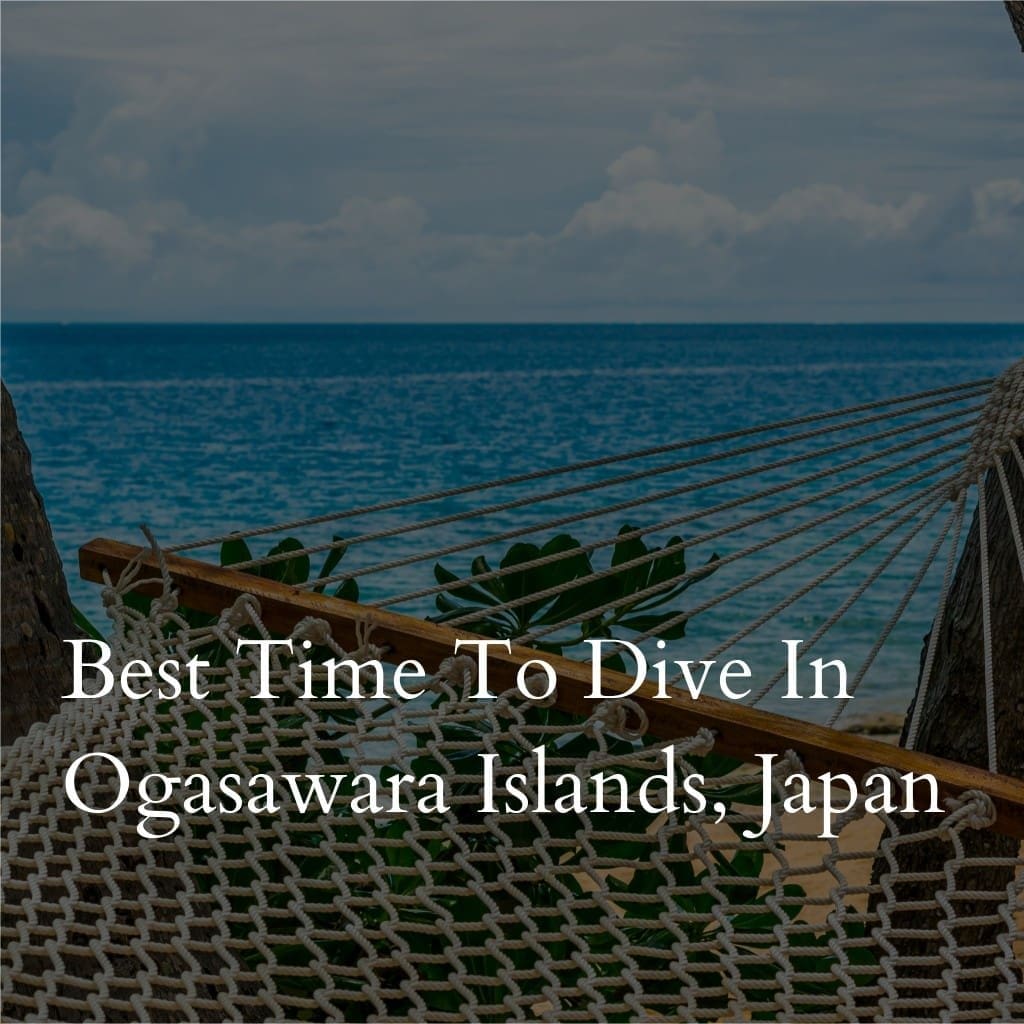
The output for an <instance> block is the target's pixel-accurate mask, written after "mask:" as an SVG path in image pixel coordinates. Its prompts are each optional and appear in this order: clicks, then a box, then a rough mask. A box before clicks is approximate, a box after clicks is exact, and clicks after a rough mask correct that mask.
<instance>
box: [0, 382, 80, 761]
mask: <svg viewBox="0 0 1024 1024" xmlns="http://www.w3.org/2000/svg"><path fill="white" fill-rule="evenodd" d="M0 390H2V392H3V395H2V401H3V409H2V431H3V461H2V472H3V481H2V483H3V493H2V517H3V542H2V570H3V602H2V605H0V609H2V611H0V636H2V650H0V657H2V660H3V703H2V715H0V741H2V743H3V745H4V746H6V745H8V744H10V743H12V742H13V741H14V740H15V739H17V738H18V737H19V736H21V735H22V734H23V733H24V732H26V731H27V730H28V728H29V726H30V725H32V724H33V723H34V722H38V721H40V720H41V719H45V718H49V717H50V715H52V714H53V713H54V712H55V711H56V710H57V707H58V706H59V704H60V695H61V694H62V693H66V692H67V690H68V687H69V683H70V680H71V658H70V649H69V648H68V645H67V644H65V643H63V641H64V640H66V639H68V638H70V637H73V636H75V635H76V631H75V626H74V620H73V618H72V612H71V600H70V598H69V597H68V587H67V581H66V580H65V579H64V571H63V569H62V568H61V563H60V558H59V557H58V555H57V549H56V547H55V546H54V543H53V534H52V533H51V531H50V523H49V521H48V520H47V518H46V512H45V510H44V508H43V500H42V498H41V497H40V496H39V492H38V491H37V490H36V487H35V483H34V482H33V480H32V459H31V456H30V455H29V451H28V447H27V446H26V444H25V440H24V438H23V437H22V436H21V431H20V430H19V429H18V420H17V416H16V415H15V412H14V403H13V402H12V401H11V396H10V394H9V393H8V391H7V387H6V386H4V385H0Z"/></svg>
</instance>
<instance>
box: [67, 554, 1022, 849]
mask: <svg viewBox="0 0 1024 1024" xmlns="http://www.w3.org/2000/svg"><path fill="white" fill-rule="evenodd" d="M140 554H141V555H142V564H143V565H144V566H145V567H146V568H148V569H151V570H156V571H158V569H159V567H158V564H157V561H156V559H155V558H154V557H153V555H152V553H150V552H149V551H148V549H143V548H139V547H137V546H136V545H133V544H123V543H121V542H119V541H114V540H106V539H97V540H93V541H90V542H89V543H88V544H86V545H84V546H83V547H82V548H81V550H80V552H79V563H80V569H81V575H82V578H83V579H85V580H89V581H91V582H94V583H102V582H103V581H104V577H103V574H104V572H106V573H108V574H109V576H110V578H111V579H114V580H116V579H117V578H118V577H119V576H120V574H121V572H122V571H123V570H124V569H125V568H126V566H127V565H128V563H129V562H130V561H131V560H132V559H134V558H136V557H137V556H139V555H140ZM166 562H167V567H168V570H169V571H170V574H171V576H172V577H173V578H174V582H175V584H176V586H177V587H178V589H179V592H180V595H181V601H182V603H183V604H184V605H186V606H187V607H189V608H194V609H195V610H197V611H201V612H206V613H207V614H211V615H218V614H220V612H221V611H223V610H224V609H225V608H227V607H230V605H231V604H233V603H234V601H235V600H236V599H237V598H238V597H239V595H241V594H251V595H252V596H253V597H255V598H256V599H257V600H258V601H259V603H260V609H261V612H260V617H261V619H262V621H263V622H264V624H265V625H266V626H267V628H268V629H270V630H271V631H272V632H275V633H281V634H287V633H290V632H291V630H292V628H293V627H294V626H295V625H296V623H298V622H299V620H300V619H303V618H305V617H306V616H310V615H311V616H315V617H317V618H320V619H323V620H325V621H326V622H327V623H328V624H329V625H330V627H331V629H332V631H333V633H334V637H335V639H336V640H337V642H338V643H339V644H340V645H341V646H342V647H348V648H351V647H354V646H355V644H356V643H357V639H356V627H357V625H360V624H367V625H372V626H373V642H374V644H377V645H379V646H386V647H388V648H390V650H391V652H392V653H393V654H394V655H395V656H396V657H397V658H400V659H407V658H414V659H416V660H417V661H419V662H421V663H422V664H423V665H424V667H425V668H427V669H428V671H433V670H434V668H436V666H437V665H438V664H439V663H440V661H441V660H443V659H444V658H447V657H450V656H451V655H452V654H453V653H454V650H455V641H456V639H458V638H466V637H472V636H473V635H474V634H471V633H467V632H465V631H461V630H454V629H451V628H449V627H447V626H444V625H439V624H436V623H430V622H424V621H422V620H420V619H416V618H413V617H411V616H408V615H400V614H397V613H395V612H390V611H387V610H385V609H379V608H372V607H367V606H365V605H360V604H354V603H352V602H350V601H343V600H341V599H339V598H336V597H327V596H325V595H322V594H316V593H311V592H310V591H307V590H298V589H296V588H294V587H290V586H288V585H286V584H284V583H278V582H276V581H274V580H268V579H262V578H260V577H258V576H250V575H248V574H245V573H241V572H238V571H236V570H232V569H225V568H221V567H218V566H214V565H210V564H208V563H205V562H200V561H197V560H195V559H190V558H181V557H178V556H175V555H168V556H166ZM138 589H139V591H140V592H141V593H148V594H150V595H153V596H155V595H157V594H159V592H160V584H159V582H154V583H153V584H152V585H147V586H140V587H139V588H138ZM536 656H537V652H536V651H534V650H532V649H530V648H528V647H516V646H513V647H512V651H511V653H506V652H505V651H503V650H500V649H498V650H493V649H492V650H491V651H490V652H489V653H488V673H489V677H488V682H489V684H491V688H492V690H497V689H499V688H508V687H511V686H514V685H515V679H516V673H517V672H518V670H519V668H520V666H521V665H522V664H523V663H524V662H527V661H529V660H531V659H532V658H535V657H536ZM544 660H545V661H546V662H548V664H550V665H551V666H552V668H553V669H554V670H555V672H556V674H557V676H558V690H557V701H556V703H557V706H558V707H559V708H561V709H563V710H564V711H569V712H572V713H574V714H578V715H581V716H584V717H586V716H588V715H590V714H591V713H592V712H593V710H594V707H595V703H596V702H595V701H593V700H590V699H587V697H586V694H588V693H589V692H590V688H591V670H590V666H589V665H585V664H583V663H581V662H578V661H574V660H572V659H571V658H564V657H559V656H557V655H553V654H548V653H545V654H544ZM602 681H603V682H602V685H603V688H604V690H605V692H606V693H613V692H619V693H624V692H626V691H628V690H629V689H630V687H631V686H632V684H633V679H632V678H631V677H630V676H627V675H625V674H623V673H619V672H613V671H611V670H605V671H604V672H603V674H602ZM656 692H657V690H656V687H655V685H654V684H653V683H645V684H643V685H642V686H641V687H640V688H638V689H637V690H636V692H634V693H632V694H631V695H630V696H631V699H632V700H634V701H636V703H637V704H639V705H640V706H641V707H642V708H643V709H644V711H645V712H646V714H647V716H648V719H649V722H650V728H649V731H650V732H651V733H652V734H653V735H655V736H658V737H659V738H664V739H666V740H670V739H673V738H679V737H682V736H688V735H692V734H693V732H694V731H695V730H697V729H700V728H707V729H710V730H712V731H713V732H714V733H715V737H716V739H715V749H716V750H717V751H720V752H721V753H723V754H726V755H728V756H730V757H736V758H741V759H743V760H746V761H751V760H752V759H753V758H754V756H755V755H757V754H772V753H774V754H782V753H784V752H785V751H787V750H793V751H795V752H796V753H797V754H798V755H799V756H800V759H801V760H802V762H803V764H804V767H805V768H806V770H807V772H808V773H809V774H811V775H820V774H823V773H824V772H846V773H848V774H850V775H852V776H853V777H854V778H855V779H857V780H858V781H859V780H860V778H861V777H862V776H863V775H864V773H865V772H868V771H871V770H874V769H876V768H878V767H880V766H887V767H889V768H893V769H895V770H896V771H897V772H899V773H900V774H903V773H906V772H915V773H918V774H921V773H925V772H927V773H930V774H932V775H934V776H935V778H936V780H937V781H938V784H939V790H940V794H941V796H942V797H948V796H959V795H960V794H961V793H963V792H964V791H965V790H968V789H977V790H981V791H982V792H983V793H986V794H987V795H988V796H989V797H990V798H991V800H992V803H993V805H994V806H995V809H996V812H997V820H996V824H995V826H994V829H995V830H996V831H998V832H1000V833H1002V834H1004V835H1010V836H1014V837H1016V838H1019V839H1024V781H1020V780H1018V779H1014V778H1010V777H1009V776H1006V775H997V774H993V773H991V772H988V771H985V770H984V769H981V768H975V767H972V766H970V765H963V764H958V763H957V762H955V761H949V760H946V759H944V758H940V757H934V756H932V755H930V754H922V753H918V752H917V751H912V750H903V749H901V748H899V747H895V746H891V745H889V744H886V743H881V742H879V741H878V740H873V739H870V738H868V737H864V736H856V735H851V734H849V733H844V732H840V731H838V730H835V729H828V728H825V727H824V726H820V725H814V724H812V723H809V722H801V721H798V720H797V719H793V718H787V717H785V716H783V715H778V714H774V713H772V712H768V711H762V710H760V709H758V708H752V707H746V706H744V705H741V704H735V703H730V702H729V701H724V700H720V699H716V698H713V697H704V696H701V697H700V699H699V700H695V699H694V698H693V697H691V696H690V694H689V693H687V692H686V691H682V690H680V691H676V692H674V693H672V696H671V698H670V699H668V700H658V699H655V698H654V694H655V693H656Z"/></svg>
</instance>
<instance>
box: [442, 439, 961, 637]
mask: <svg viewBox="0 0 1024 1024" xmlns="http://www.w3.org/2000/svg"><path fill="white" fill-rule="evenodd" d="M952 447H953V446H952V445H950V446H943V447H942V448H939V449H937V452H942V451H944V450H945V451H948V450H950V449H951V448H952ZM957 461H958V460H956V459H951V460H947V461H946V462H944V463H941V464H939V465H937V466H934V467H932V468H930V469H927V470H923V471H922V472H920V473H917V474H915V475H914V476H912V477H909V478H907V479H905V480H900V481H898V482H897V483H895V484H891V485H889V486H888V487H886V488H883V489H882V490H881V491H877V492H873V493H872V494H869V495H867V496H866V497H862V498H858V499H857V500H856V501H853V502H850V503H849V504H847V505H843V506H841V507H839V508H838V509H833V510H831V511H829V512H825V513H822V514H821V515H819V516H816V517H814V518H813V519H811V520H809V521H807V522H803V523H800V524H799V525H797V526H795V527H793V528H791V529H789V530H785V531H784V532H782V533H780V534H776V535H774V536H772V537H769V538H768V539H766V540H763V541H760V542H758V543H756V544H753V545H750V546H749V547H746V548H743V549H741V550H739V551H734V552H730V553H729V554H727V555H724V556H722V557H721V558H720V559H718V561H717V562H716V563H715V564H716V566H717V567H719V568H721V567H722V566H725V565H728V564H730V563H731V562H734V561H736V560H737V559H739V558H745V557H747V556H749V555H752V554H755V553H757V552H759V551H762V550H764V549H765V548H768V547H771V546H772V545H774V544H778V543H781V542H782V541H784V540H789V539H791V538H793V537H795V536H797V535H798V534H801V533H804V532H805V531H808V530H813V529H816V528H817V527H819V526H823V525H824V524H825V523H828V522H831V521H832V520H834V519H837V518H839V517H840V516H843V515H846V514H847V513H849V512H854V511H856V510H857V509H859V508H863V507H864V506H865V505H867V504H870V503H871V502H873V501H880V500H882V499H883V498H887V497H889V496H890V495H891V494H894V493H896V492H897V491H900V490H903V489H904V488H906V487H913V486H914V485H915V484H918V483H921V482H922V481H923V480H925V479H927V478H928V477H930V476H934V475H936V474H937V473H943V472H945V471H946V470H949V469H951V468H953V467H954V466H955V465H956V464H957ZM913 464H914V461H913V460H910V461H907V462H903V463H899V464H897V465H896V466H891V467H885V468H883V469H880V470H875V471H874V472H873V473H868V474H866V475H864V476H862V477H860V478H859V479H857V480H856V481H854V482H853V483H852V484H840V485H839V486H837V487H832V488H829V489H827V490H825V491H821V492H820V493H818V494H817V495H816V496H815V498H814V501H815V502H817V501H822V500H825V499H828V498H832V497H835V496H836V495H838V494H841V493H843V492H844V491H846V490H849V489H852V488H853V487H857V486H861V485H863V484H866V483H870V482H872V481H874V480H877V479H879V478H880V477H883V476H888V475H889V474H890V473H894V472H901V471H903V470H905V469H909V468H911V466H912V465H913ZM946 486H948V484H947V485H946ZM807 506H808V502H807V501H806V500H801V501H796V502H791V503H790V504H788V505H786V506H783V508H782V509H772V510H770V511H769V512H763V513H760V514H758V515H754V516H749V517H748V518H746V519H744V520H742V521H740V522H738V523H734V524H732V525H730V526H725V527H720V528H719V529H716V530H710V531H708V532H707V533H703V534H698V535H697V536H696V537H692V538H690V539H689V540H683V541H680V542H679V543H678V544H668V545H666V546H665V547H664V548H662V549H661V554H662V555H667V554H673V553H675V552H676V551H682V550H684V549H686V548H692V547H695V546H696V545H698V544H704V543H707V542H708V541H711V540H717V539H718V538H720V537H724V536H726V535H728V534H730V533H734V532H736V531H738V530H743V529H746V528H747V527H750V526H753V525H756V524H758V523H761V522H764V521H765V520H767V519H772V518H775V517H777V516H778V515H780V514H788V513H789V512H795V511H799V510H800V509H803V508H806V507H807ZM646 561H647V557H646V556H644V557H638V558H635V559H629V560H628V561H625V562H622V563H621V564H620V565H617V566H613V567H610V568H608V569H603V570H600V571H598V572H595V573H593V574H592V576H591V579H602V578H605V577H608V576H613V575H616V574H618V573H621V572H625V571H628V570H629V569H632V568H634V567H636V566H637V565H642V564H645V563H646ZM707 572H708V569H707V568H706V567H704V566H702V567H701V568H699V569H693V570H689V571H688V572H685V573H683V574H682V575H681V576H679V577H678V578H677V579H669V580H663V581H660V582H658V583H655V584H652V585H651V586H649V587H644V588H643V589H641V590H639V591H637V592H636V593H635V594H632V595H630V597H631V600H634V601H642V600H645V599H646V598H648V597H654V596H655V595H656V594H660V593H662V592H664V591H665V590H669V589H671V588H673V587H674V586H676V585H677V584H678V583H682V582H684V581H686V580H695V579H698V578H700V577H701V576H704V575H706V574H707ZM577 585H578V584H577V582H576V581H570V582H568V583H563V584H559V585H558V586H555V587H548V588H546V589H544V590H541V591H538V592H537V593H536V594H533V595H531V597H530V600H532V601H540V600H546V599H547V598H549V597H557V596H558V595H559V594H562V593H565V592H566V591H567V590H571V589H573V588H574V587H575V586H577ZM526 603H527V600H526V599H524V598H516V599H514V600H512V601H506V602H504V603H503V605H502V606H501V607H502V609H503V610H507V609H509V608H518V607H519V606H520V605H523V604H526ZM617 605H618V600H617V599H616V600H612V601H607V602H604V603H603V604H601V605H598V606H596V607H594V608H590V609H588V610H587V611H586V613H584V614H583V615H581V616H579V617H573V618H570V619H566V620H564V621H562V622H558V623H555V624H554V625H551V626H545V627H544V628H543V629H538V630H532V631H531V632H529V633H527V634H524V635H523V636H521V637H518V638H517V641H516V642H517V643H534V642H536V641H537V640H539V639H541V638H542V637H545V636H550V635H551V634H552V633H555V632H557V631H558V630H560V629H564V628H566V627H568V626H572V625H575V624H576V623H577V622H582V621H584V620H585V619H588V618H594V617H596V616H598V615H603V614H605V613H606V612H609V611H612V610H613V609H614V608H615V607H616V606H617ZM479 617H480V613H479V612H472V613H469V614H467V615H465V616H461V617H459V618H456V619H452V620H449V621H448V625H450V626H452V627H455V626H460V625H465V624H467V623H469V622H472V621H474V620H475V619H477V618H479ZM679 621H682V620H681V619H679ZM671 624H675V623H671ZM667 625H670V623H666V626H667Z"/></svg>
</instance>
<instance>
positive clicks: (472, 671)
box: [437, 654, 476, 696]
mask: <svg viewBox="0 0 1024 1024" xmlns="http://www.w3.org/2000/svg"><path fill="white" fill-rule="evenodd" d="M437 679H439V680H440V681H441V682H445V683H448V684H449V685H450V686H454V687H455V688H456V689H461V690H462V694H463V696H465V694H466V691H467V690H469V688H470V687H471V686H473V684H474V683H476V662H475V661H474V660H473V659H472V658H471V657H469V655H468V654H459V655H455V656H453V657H450V658H445V659H444V661H442V662H441V664H440V665H439V666H438V669H437Z"/></svg>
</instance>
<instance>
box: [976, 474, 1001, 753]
mask: <svg viewBox="0 0 1024 1024" xmlns="http://www.w3.org/2000/svg"><path fill="white" fill-rule="evenodd" d="M976 485H977V488H978V533H979V539H980V542H981V557H980V563H981V635H982V643H983V645H984V654H985V735H986V739H987V741H988V770H989V771H990V772H995V771H998V768H997V764H998V759H997V757H996V695H995V679H994V673H993V670H992V598H991V587H990V584H989V561H988V508H987V502H986V498H985V475H984V473H979V474H978V479H977V481H976Z"/></svg>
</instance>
